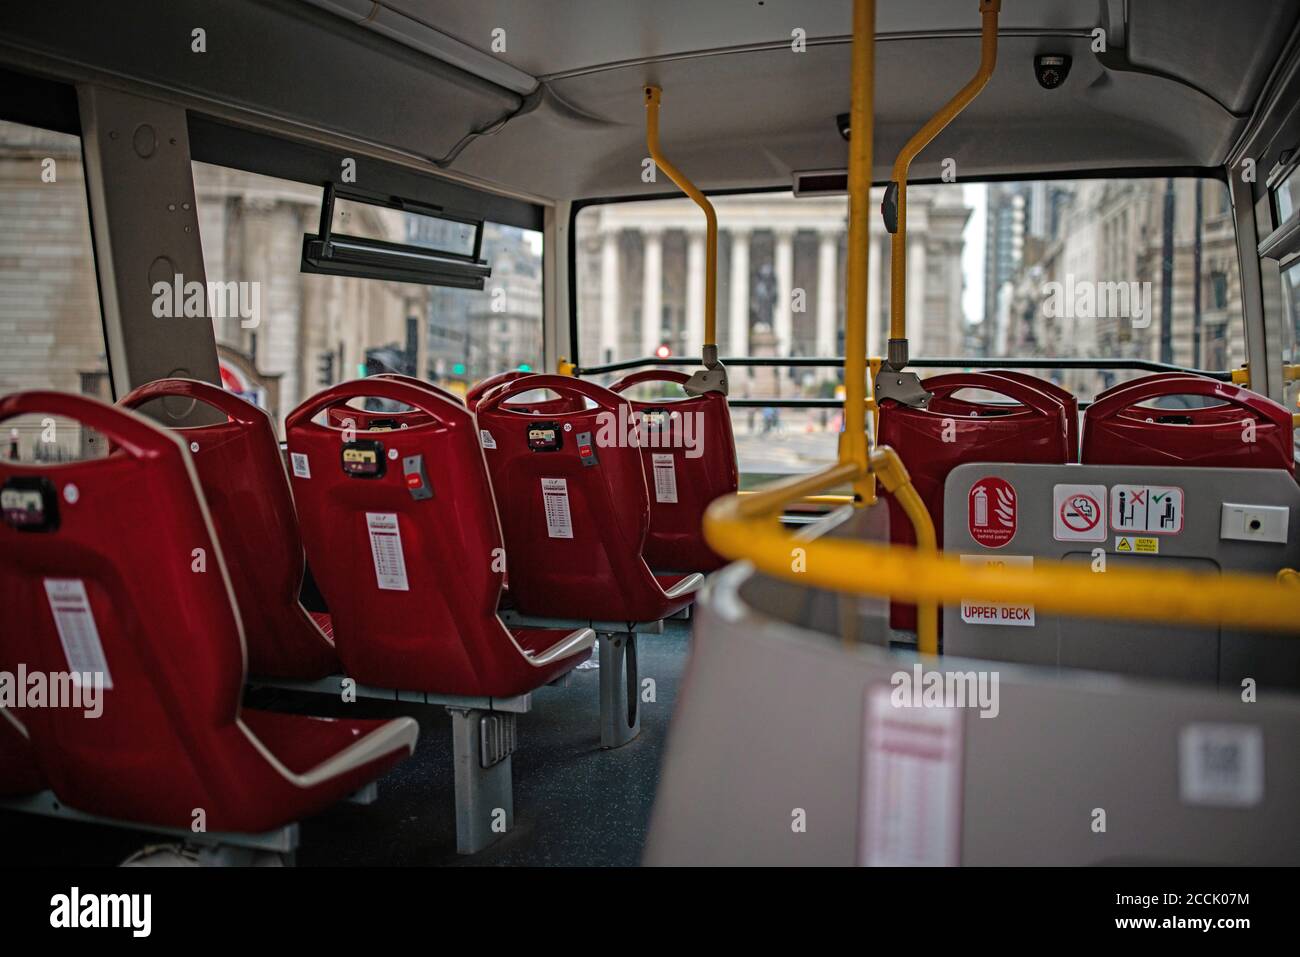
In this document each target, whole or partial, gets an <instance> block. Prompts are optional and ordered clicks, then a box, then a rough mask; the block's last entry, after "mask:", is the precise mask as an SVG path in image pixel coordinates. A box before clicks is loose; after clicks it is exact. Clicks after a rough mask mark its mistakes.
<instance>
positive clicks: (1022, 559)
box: [961, 555, 1037, 628]
mask: <svg viewBox="0 0 1300 957" xmlns="http://www.w3.org/2000/svg"><path fill="white" fill-rule="evenodd" d="M961 563H962V564H963V565H976V566H979V567H981V568H1032V567H1033V565H1034V557H1033V556H1032V555H962V556H961ZM961 620H962V621H963V622H965V623H966V624H968V625H1013V626H1018V627H1021V628H1032V627H1034V625H1035V624H1037V622H1036V621H1035V620H1034V606H1033V605H1011V604H1007V603H1005V602H996V601H970V600H968V599H964V598H963V599H962V602H961Z"/></svg>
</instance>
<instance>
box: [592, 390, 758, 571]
mask: <svg viewBox="0 0 1300 957" xmlns="http://www.w3.org/2000/svg"><path fill="white" fill-rule="evenodd" d="M689 379H690V376H689V375H687V374H686V373H684V372H676V371H672V370H669V369H647V370H645V371H642V372H634V373H632V374H631V375H629V376H626V377H624V378H622V379H620V380H619V381H617V382H615V383H614V384H613V385H611V386H610V387H609V388H610V391H611V392H617V393H619V394H620V395H621V394H622V393H623V392H624V390H626V389H630V388H632V387H633V386H636V385H640V384H642V383H646V382H669V383H672V384H674V385H679V386H680V385H683V384H685V383H686V382H687V381H688V380H689ZM629 401H631V403H632V410H633V411H634V412H636V413H637V414H638V415H639V416H640V417H641V436H642V442H643V443H644V444H643V447H642V449H641V463H642V465H643V466H644V468H645V480H646V489H647V491H648V492H649V495H650V531H649V533H648V534H647V535H646V540H645V547H644V549H642V553H643V554H644V555H645V560H646V561H647V562H648V563H649V564H650V567H651V568H655V569H664V570H669V569H671V570H673V571H691V572H711V571H713V570H714V569H716V568H721V567H722V566H723V565H725V564H726V563H727V562H726V559H724V558H723V557H722V556H720V555H718V554H717V553H716V552H715V551H713V549H711V548H709V546H708V544H707V543H706V542H705V541H704V510H705V509H706V508H708V507H709V505H710V504H711V503H712V502H713V500H714V499H716V498H720V497H722V496H723V495H730V494H731V493H732V492H735V491H736V487H737V482H738V478H739V476H738V474H737V470H736V439H735V437H734V436H733V435H732V432H731V412H730V410H729V409H728V407H727V397H726V396H725V395H723V394H722V393H721V392H706V393H705V394H704V395H699V396H687V395H686V394H685V392H683V393H682V396H681V397H675V398H670V399H656V400H647V401H641V400H638V399H631V400H629ZM687 416H690V417H692V423H693V424H692V425H691V440H692V442H694V443H697V445H696V447H695V451H696V453H697V454H695V455H693V456H692V455H689V454H687V453H688V451H689V450H688V449H686V448H685V443H684V438H685V436H683V428H684V423H685V422H686V417H687Z"/></svg>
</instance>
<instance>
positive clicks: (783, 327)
mask: <svg viewBox="0 0 1300 957" xmlns="http://www.w3.org/2000/svg"><path fill="white" fill-rule="evenodd" d="M773 259H774V260H775V261H774V262H773V266H774V268H775V271H776V302H775V303H774V304H773V306H772V332H773V333H774V334H775V335H776V354H777V355H778V356H783V357H784V356H788V355H790V347H791V343H792V342H793V340H794V313H793V312H792V311H791V310H790V293H791V289H792V287H793V285H794V233H793V232H792V231H791V230H789V229H779V230H777V231H776V250H775V253H774V255H773Z"/></svg>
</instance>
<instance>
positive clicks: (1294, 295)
mask: <svg viewBox="0 0 1300 957" xmlns="http://www.w3.org/2000/svg"><path fill="white" fill-rule="evenodd" d="M1282 302H1283V306H1284V308H1285V312H1284V314H1283V319H1282V362H1283V363H1284V364H1285V365H1293V364H1295V363H1300V262H1293V263H1292V264H1291V265H1290V266H1288V267H1287V268H1286V269H1284V270H1283V271H1282ZM1282 388H1283V395H1284V396H1285V398H1284V402H1285V403H1286V405H1287V406H1288V407H1289V408H1291V409H1292V411H1295V410H1296V409H1300V383H1297V382H1294V381H1291V382H1286V383H1284V384H1283V387H1282Z"/></svg>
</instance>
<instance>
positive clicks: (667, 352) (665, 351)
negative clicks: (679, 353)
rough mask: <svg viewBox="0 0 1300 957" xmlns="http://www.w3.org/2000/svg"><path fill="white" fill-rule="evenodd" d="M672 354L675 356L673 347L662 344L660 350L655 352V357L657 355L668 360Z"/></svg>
mask: <svg viewBox="0 0 1300 957" xmlns="http://www.w3.org/2000/svg"><path fill="white" fill-rule="evenodd" d="M672 354H673V350H672V347H671V346H669V345H668V343H666V342H664V343H661V344H660V346H659V348H658V349H656V350H655V355H657V356H658V357H659V358H660V359H667V358H668V357H669V356H671V355H672Z"/></svg>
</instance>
